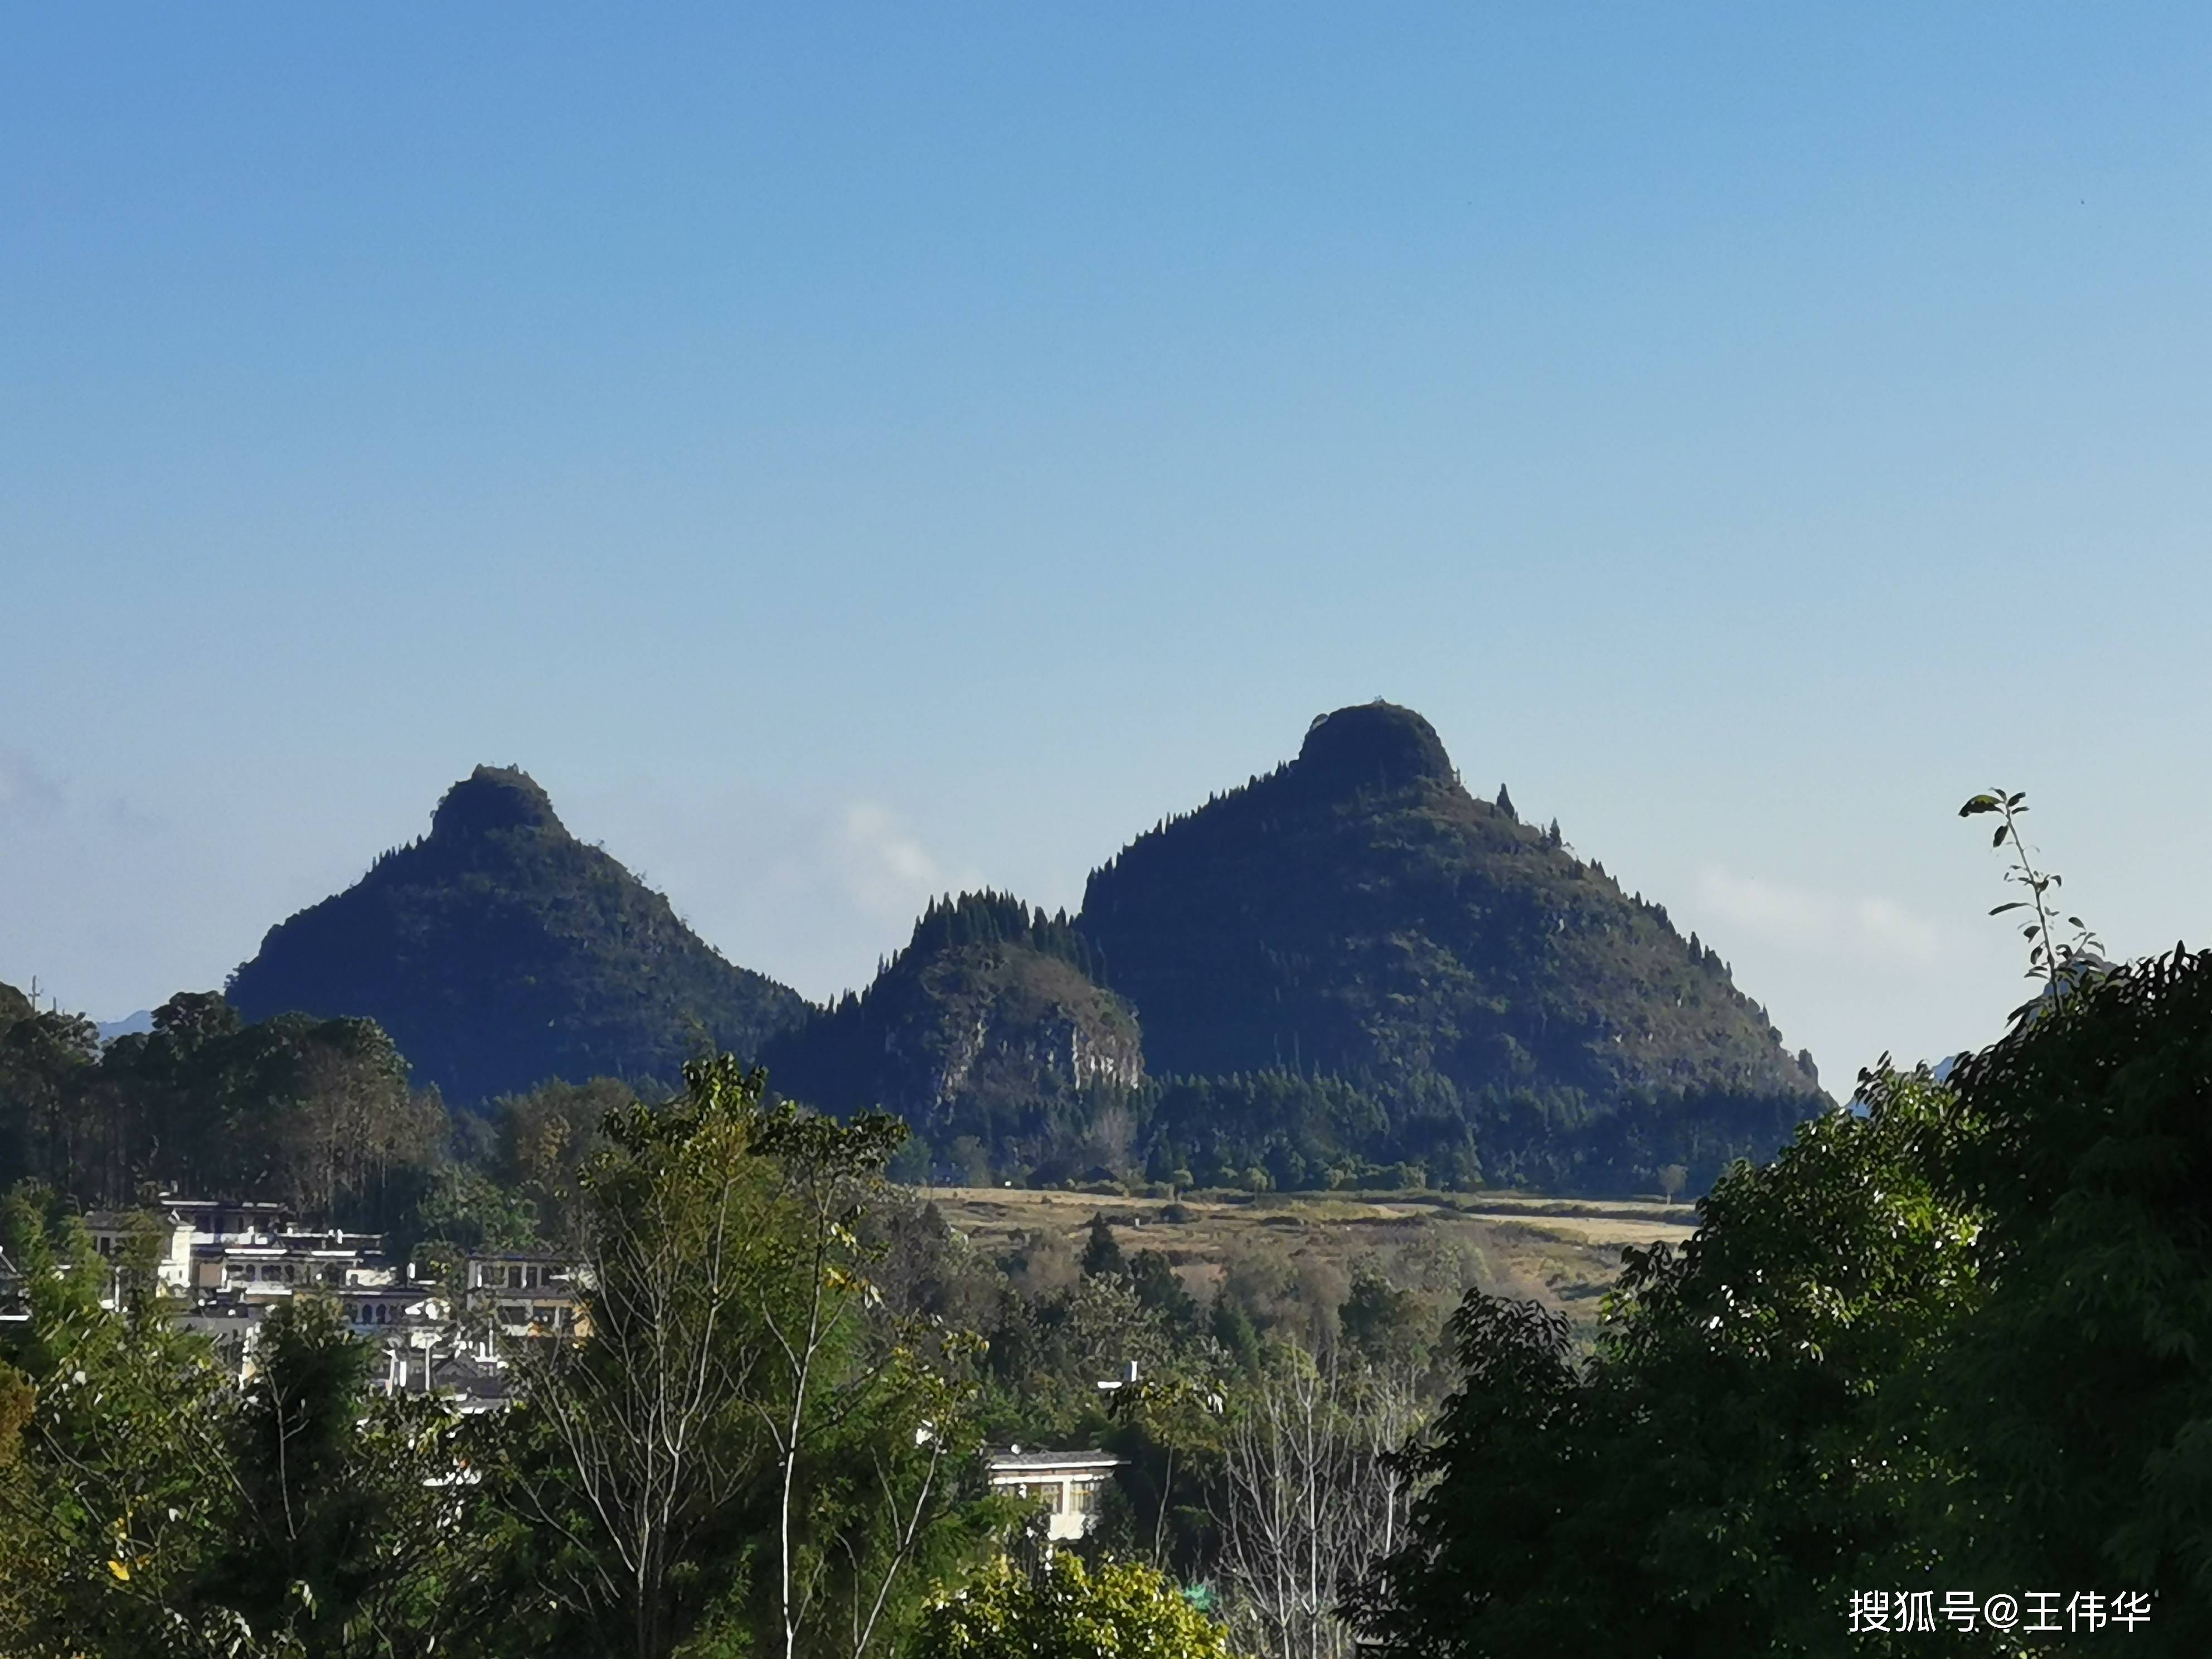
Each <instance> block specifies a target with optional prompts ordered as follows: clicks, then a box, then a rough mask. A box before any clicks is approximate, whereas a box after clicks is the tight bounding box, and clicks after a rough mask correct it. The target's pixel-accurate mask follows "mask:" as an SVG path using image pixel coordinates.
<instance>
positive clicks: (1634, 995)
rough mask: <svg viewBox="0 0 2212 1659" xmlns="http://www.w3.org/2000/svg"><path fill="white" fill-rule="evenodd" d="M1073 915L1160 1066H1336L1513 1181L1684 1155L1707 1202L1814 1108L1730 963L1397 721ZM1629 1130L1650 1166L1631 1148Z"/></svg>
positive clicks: (1354, 735) (1263, 785) (1224, 814)
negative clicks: (1475, 1150)
mask: <svg viewBox="0 0 2212 1659" xmlns="http://www.w3.org/2000/svg"><path fill="white" fill-rule="evenodd" d="M1077 925H1078V926H1079V928H1080V929H1081V931H1082V932H1083V933H1084V934H1085V936H1086V937H1087V938H1088V939H1090V940H1091V943H1092V944H1093V945H1094V946H1095V947H1096V948H1097V950H1098V951H1099V953H1100V955H1101V957H1103V963H1104V968H1105V974H1106V979H1107V982H1108V983H1109V984H1110V985H1111V986H1112V987H1114V988H1115V990H1116V991H1118V992H1120V993H1121V994H1123V995H1124V996H1126V997H1127V998H1128V999H1129V1000H1130V1001H1131V1002H1132V1003H1133V1005H1134V1006H1135V1008H1136V1012H1137V1015H1138V1018H1139V1019H1140V1020H1142V1022H1143V1024H1144V1030H1145V1042H1146V1059H1147V1060H1148V1062H1149V1064H1150V1066H1151V1067H1152V1070H1154V1071H1155V1072H1158V1073H1169V1074H1174V1075H1179V1076H1198V1077H1203V1076H1220V1075H1223V1074H1227V1073H1247V1074H1249V1073H1258V1072H1267V1071H1289V1072H1292V1073H1299V1074H1303V1075H1311V1074H1313V1073H1327V1074H1334V1075H1337V1076H1340V1077H1342V1078H1344V1079H1347V1080H1348V1081H1349V1082H1350V1083H1351V1084H1352V1085H1354V1086H1355V1087H1357V1088H1358V1089H1359V1090H1360V1091H1362V1092H1364V1093H1365V1094H1368V1095H1370V1096H1371V1097H1374V1098H1376V1100H1378V1101H1380V1102H1381V1103H1382V1104H1383V1107H1384V1109H1386V1111H1387V1112H1388V1113H1389V1117H1390V1120H1391V1122H1392V1124H1393V1126H1394V1130H1395V1139H1396V1140H1397V1141H1398V1142H1399V1143H1401V1146H1403V1145H1404V1144H1405V1143H1408V1142H1418V1143H1419V1144H1420V1145H1422V1146H1424V1147H1425V1148H1432V1149H1433V1151H1432V1152H1431V1153H1430V1155H1431V1156H1432V1157H1433V1158H1436V1159H1437V1161H1439V1162H1450V1161H1454V1160H1457V1159H1459V1158H1461V1156H1462V1149H1463V1147H1464V1146H1466V1145H1467V1144H1468V1142H1469V1141H1470V1140H1471V1141H1472V1142H1473V1143H1474V1145H1475V1146H1479V1147H1480V1161H1481V1164H1482V1167H1483V1170H1484V1171H1485V1173H1486V1174H1487V1175H1488V1176H1491V1177H1492V1178H1493V1179H1502V1180H1506V1181H1522V1180H1530V1181H1538V1182H1582V1183H1584V1184H1590V1185H1601V1186H1604V1185H1613V1186H1617V1185H1620V1184H1622V1183H1623V1182H1626V1181H1629V1180H1632V1179H1633V1178H1634V1177H1635V1176H1636V1175H1637V1174H1638V1173H1640V1174H1642V1176H1643V1177H1644V1179H1645V1180H1647V1181H1648V1179H1649V1171H1650V1169H1653V1168H1656V1167H1657V1166H1658V1165H1660V1164H1668V1163H1680V1164H1686V1165H1687V1166H1689V1167H1690V1169H1691V1170H1692V1179H1693V1182H1694V1184H1696V1185H1699V1186H1702V1185H1704V1184H1705V1182H1708V1181H1710V1180H1711V1177H1712V1176H1714V1175H1715V1174H1717V1173H1718V1170H1719V1169H1720V1168H1721V1167H1722V1166H1723V1164H1725V1163H1726V1162H1727V1160H1728V1159H1729V1158H1732V1157H1735V1156H1738V1155H1746V1154H1748V1155H1754V1156H1764V1155H1766V1154H1768V1153H1771V1152H1772V1150H1773V1149H1774V1147H1775V1146H1777V1145H1778V1144H1779V1141H1780V1140H1781V1139H1784V1138H1786V1136H1787V1133H1788V1131H1789V1129H1790V1127H1791V1126H1792V1125H1794V1123H1795V1122H1796V1121H1798V1120H1800V1119H1802V1117H1803V1116H1805V1115H1807V1114H1808V1112H1810V1111H1811V1110H1813V1109H1814V1107H1815V1106H1817V1105H1818V1103H1819V1102H1820V1094H1819V1090H1818V1085H1817V1083H1816V1081H1815V1079H1814V1077H1813V1075H1812V1073H1811V1071H1810V1069H1809V1065H1808V1062H1807V1061H1806V1060H1804V1059H1803V1058H1802V1056H1800V1057H1798V1058H1794V1059H1793V1058H1792V1057H1791V1056H1790V1055H1789V1054H1786V1053H1784V1050H1783V1049H1782V1048H1781V1046H1780V1041H1779V1037H1778V1033H1777V1032H1776V1031H1775V1030H1773V1028H1772V1026H1771V1024H1769V1022H1768V1021H1767V1018H1766V1017H1765V1013H1764V1012H1763V1011H1762V1010H1760V1009H1759V1007H1758V1006H1756V1005H1755V1004H1753V1002H1751V1000H1749V999H1748V998H1747V997H1745V996H1744V995H1743V994H1741V992H1739V991H1737V990H1736V989H1735V987H1734V985H1733V984H1731V983H1730V981H1729V973H1728V969H1727V968H1726V967H1725V965H1724V964H1723V963H1722V962H1721V961H1720V959H1719V957H1718V956H1717V954H1716V953H1715V952H1713V951H1711V950H1710V949H1709V948H1707V947H1705V946H1704V945H1700V944H1699V942H1698V941H1697V940H1696V939H1689V940H1684V939H1681V938H1680V936H1679V935H1678V934H1676V933H1675V932H1674V929H1673V927H1672V926H1671V925H1670V924H1669V922H1668V918H1667V915H1666V912H1665V910H1664V909H1663V908H1661V907H1659V906H1657V905H1656V904H1647V903H1644V902H1642V901H1641V900H1640V898H1632V897H1630V896H1628V895H1626V894H1624V893H1623V892H1622V891H1621V890H1620V887H1619V886H1618V885H1617V884H1615V883H1614V882H1613V880H1612V879H1611V878H1608V877H1607V875H1606V874H1605V872H1604V871H1603V869H1602V868H1601V867H1600V866H1597V865H1595V864H1585V863H1583V861H1582V860H1579V859H1577V857H1575V856H1574V854H1572V853H1571V851H1569V850H1568V849H1567V848H1565V846H1564V844H1562V843H1561V842H1559V841H1558V840H1556V839H1555V838H1554V837H1553V836H1551V835H1549V834H1547V833H1546V832H1544V831H1540V830H1538V829H1534V828H1533V827H1530V826H1528V825H1524V824H1522V823H1518V822H1517V821H1516V819H1515V817H1514V816H1513V814H1512V812H1511V811H1510V804H1509V805H1506V806H1498V805H1490V804H1486V803H1485V802H1481V801H1479V800H1476V799H1474V798H1473V797H1472V796H1470V795H1469V794H1468V793H1467V791H1466V790H1464V789H1463V788H1462V787H1460V783H1459V781H1458V777H1457V775H1456V774H1455V772H1454V771H1453V770H1452V768H1451V763H1450V761H1449V757H1447V756H1446V755H1445V753H1444V750H1443V745H1442V744H1441V743H1439V742H1438V741H1437V737H1436V733H1435V732H1433V731H1432V730H1431V728H1430V726H1429V725H1428V723H1427V722H1426V721H1425V720H1422V719H1421V718H1420V716H1419V715H1418V714H1413V712H1412V711H1411V710H1408V709H1403V708H1395V707H1392V706H1390V705H1388V704H1382V703H1376V704H1370V705H1365V706H1362V707H1358V708H1346V709H1340V710H1338V711H1337V712H1336V713H1334V714H1329V715H1327V716H1325V717H1323V718H1322V719H1321V720H1317V721H1316V723H1315V725H1314V726H1313V728H1312V730H1311V731H1310V732H1309V733H1308V734H1307V738H1306V742H1305V745H1304V749H1303V750H1301V751H1300V754H1299V757H1298V758H1297V760H1295V761H1293V762H1291V763H1289V764H1288V765H1285V766H1284V767H1281V768H1279V769H1277V770H1276V771H1274V772H1273V773H1270V774H1269V775H1267V776H1266V777H1264V778H1255V779H1254V780H1253V781H1251V782H1250V783H1249V784H1248V785H1247V786H1246V787H1243V788H1240V789H1237V790H1232V791H1231V792H1230V793H1228V794H1225V795H1223V796H1220V797H1218V798H1217V799H1213V800H1211V801H1209V802H1208V803H1207V804H1206V805H1205V806H1204V807H1203V808H1201V809H1200V810H1199V811H1195V812H1193V813H1191V814H1189V815H1188V816H1187V817H1181V818H1178V819H1176V820H1175V821H1173V822H1171V823H1165V824H1163V825H1161V826H1160V827H1159V828H1158V829H1154V830H1152V832H1151V833H1149V834H1147V835H1145V836H1139V838H1138V839H1137V840H1136V841H1135V842H1133V843H1132V844H1131V845H1130V846H1129V847H1128V848H1126V849H1124V850H1123V852H1122V853H1121V854H1120V855H1119V856H1118V857H1117V858H1115V860H1112V861H1110V862H1109V864H1107V865H1106V866H1104V867H1103V868H1102V869H1100V870H1098V871H1097V872H1094V873H1093V874H1092V876H1091V881H1090V885H1089V888H1088V890H1087V891H1086V893H1085V899H1084V905H1083V911H1082V915H1080V916H1079V918H1078V924H1077ZM1655 1105H1656V1109H1655ZM1632 1127H1642V1128H1643V1130H1644V1133H1646V1135H1647V1137H1648V1140H1649V1146H1650V1150H1649V1152H1648V1154H1644V1155H1639V1156H1638V1157H1637V1158H1621V1157H1619V1156H1616V1155H1615V1151H1614V1148H1613V1146H1611V1145H1609V1144H1608V1143H1609V1142H1611V1141H1613V1139H1616V1138H1618V1137H1620V1136H1622V1135H1624V1134H1626V1133H1628V1132H1629V1131H1630V1129H1631V1128H1632ZM1355 1150H1358V1151H1360V1152H1364V1153H1366V1155H1368V1156H1370V1158H1376V1161H1378V1162H1379V1161H1383V1160H1382V1158H1379V1157H1377V1156H1376V1152H1373V1151H1370V1150H1369V1149H1367V1148H1364V1147H1363V1148H1358V1149H1355ZM1647 1158H1648V1161H1647Z"/></svg>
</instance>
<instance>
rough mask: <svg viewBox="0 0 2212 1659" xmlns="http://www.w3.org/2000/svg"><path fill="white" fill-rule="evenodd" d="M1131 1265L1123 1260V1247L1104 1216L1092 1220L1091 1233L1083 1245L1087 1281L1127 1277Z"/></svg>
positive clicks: (1097, 1216)
mask: <svg viewBox="0 0 2212 1659" xmlns="http://www.w3.org/2000/svg"><path fill="white" fill-rule="evenodd" d="M1128 1271H1129V1264H1128V1262H1127V1261H1125V1260H1124V1259H1123V1258H1122V1255H1121V1245H1120V1243H1117V1242H1116V1241H1115V1237H1114V1229H1113V1228H1112V1227H1110V1226H1109V1225H1107V1221H1106V1218H1105V1216H1104V1215H1103V1214H1099V1215H1094V1216H1092V1217H1091V1232H1090V1235H1089V1237H1086V1238H1085V1240H1084V1243H1083V1273H1084V1276H1085V1278H1087V1279H1104V1278H1109V1277H1113V1276H1119V1275H1126V1274H1127V1273H1128Z"/></svg>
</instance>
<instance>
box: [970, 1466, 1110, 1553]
mask: <svg viewBox="0 0 2212 1659" xmlns="http://www.w3.org/2000/svg"><path fill="white" fill-rule="evenodd" d="M1121 1462H1122V1460H1121V1459H1120V1458H1118V1457H1116V1456H1115V1455H1114V1454H1113V1453H1111V1452H1103V1451H1024V1450H1023V1449H1021V1448H1020V1447H1019V1446H1009V1447H1008V1448H1007V1449H1006V1450H1005V1451H1002V1452H994V1453H992V1454H991V1462H990V1481H991V1490H992V1491H993V1492H1000V1493H1003V1494H1004V1495H1006V1496H1007V1497H1009V1498H1024V1499H1027V1500H1028V1501H1030V1502H1031V1503H1036V1504H1042V1506H1043V1510H1044V1522H1045V1531H1044V1535H1045V1538H1046V1540H1047V1541H1048V1542H1052V1543H1066V1542H1070V1541H1073V1540H1075V1539H1078V1538H1080V1537H1082V1536H1083V1535H1084V1534H1086V1533H1088V1532H1089V1531H1090V1530H1091V1527H1092V1526H1093V1525H1095V1524H1096V1522H1097V1514H1098V1504H1099V1500H1100V1499H1101V1498H1103V1496H1104V1495H1105V1491H1106V1485H1107V1483H1108V1482H1109V1481H1110V1480H1113V1478H1114V1471H1115V1469H1118V1468H1121Z"/></svg>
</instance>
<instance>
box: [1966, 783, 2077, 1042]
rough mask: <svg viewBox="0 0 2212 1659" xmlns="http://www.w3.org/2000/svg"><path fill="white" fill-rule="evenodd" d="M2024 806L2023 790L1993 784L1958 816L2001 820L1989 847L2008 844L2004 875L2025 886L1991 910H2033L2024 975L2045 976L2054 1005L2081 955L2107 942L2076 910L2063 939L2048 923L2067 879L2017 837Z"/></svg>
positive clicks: (2019, 1012) (2024, 1010) (2027, 1009)
mask: <svg viewBox="0 0 2212 1659" xmlns="http://www.w3.org/2000/svg"><path fill="white" fill-rule="evenodd" d="M2027 810H2028V809H2027V792H2026V791H2024V790H2015V791H2013V792H2012V793H2006V792H2005V791H2003V790H2002V789H1993V790H1990V791H1988V792H1986V793H1983V794H1978V795H1976V796H1973V797H1972V799H1969V800H1968V801H1967V802H1966V805H1964V806H1961V807H1960V809H1959V816H1960V817H1962V818H1971V817H1983V816H1984V815H1986V814H1990V813H1995V814H1996V817H1998V819H1999V820H2000V822H1999V823H1998V824H1997V828H1996V834H1995V835H1994V836H1991V837H1990V847H1991V848H2002V847H2005V846H2007V845H2009V846H2010V847H2011V848H2012V864H2011V866H2010V867H2009V868H2008V869H2007V870H2006V871H2005V872H2004V878H2005V879H2006V880H2007V881H2008V882H2013V883H2015V884H2018V885H2020V886H2021V887H2025V888H2026V889H2027V895H2028V896H2027V897H2026V898H2020V899H2008V900H2007V901H2006V902H2004V903H2002V904H1998V905H1992V906H1991V907H1990V915H1993V916H2001V915H2005V914H2007V913H2008V912H2009V911H2013V910H2033V911H2034V912H2035V919H2034V920H2033V921H2023V923H2022V925H2021V930H2020V931H2021V938H2023V939H2026V940H2027V945H2028V950H2027V977H2028V978H2030V979H2040V980H2043V981H2045V983H2046V984H2047V986H2048V987H2049V989H2048V993H2047V994H2048V996H2049V999H2050V1000H2051V1004H2052V1006H2057V1005H2058V1004H2060V1003H2062V1002H2063V1001H2064V1000H2065V997H2066V994H2067V992H2068V990H2069V988H2071V987H2072V986H2073V985H2074V984H2075V983H2076V982H2078V981H2079V979H2080V975H2079V974H2078V973H2075V972H2070V971H2069V970H2070V969H2074V968H2075V966H2076V964H2077V963H2079V962H2080V961H2081V959H2082V958H2084V957H2099V956H2101V955H2102V953H2103V951H2104V946H2105V942H2104V941H2103V940H2102V939H2100V938H2098V937H2097V935H2096V934H2094V933H2091V932H2090V931H2089V928H2088V925H2087V923H2085V922H2084V921H2082V920H2081V917H2079V916H2068V917H2066V918H2065V921H2066V925H2067V926H2068V927H2071V928H2072V929H2073V930H2074V936H2073V937H2072V938H2071V939H2069V940H2067V941H2066V943H2064V944H2063V945H2061V944H2059V943H2058V942H2057V939H2056V937H2055V936H2054V934H2053V933H2052V929H2053V928H2054V927H2056V925H2057V914H2058V905H2057V892H2058V890H2059V888H2061V887H2062V886H2063V885H2064V884H2065V878H2063V877H2062V876H2060V875H2059V874H2058V873H2057V872H2056V871H2052V870H2041V869H2038V868H2037V867H2036V864H2035V860H2034V859H2033V857H2032V856H2031V855H2030V849H2029V848H2028V845H2027V842H2025V841H2023V840H2022V839H2021V833H2020V821H2021V818H2022V817H2025V816H2026V815H2027ZM2041 1000H2042V999H2041V998H2038V999H2036V1000H2032V1001H2029V1002H2027V1003H2025V1004H2023V1005H2022V1006H2020V1007H2018V1008H2015V1009H2014V1010H2013V1012H2012V1018H2014V1019H2015V1020H2018V1019H2021V1018H2025V1017H2026V1016H2027V1015H2028V1014H2029V1013H2032V1012H2033V1011H2034V1010H2035V1008H2036V1006H2037V1005H2038V1003H2039V1002H2040V1001H2041Z"/></svg>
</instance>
